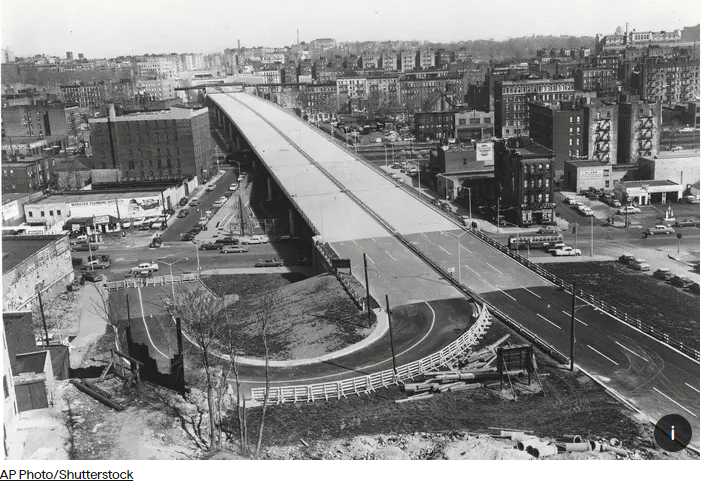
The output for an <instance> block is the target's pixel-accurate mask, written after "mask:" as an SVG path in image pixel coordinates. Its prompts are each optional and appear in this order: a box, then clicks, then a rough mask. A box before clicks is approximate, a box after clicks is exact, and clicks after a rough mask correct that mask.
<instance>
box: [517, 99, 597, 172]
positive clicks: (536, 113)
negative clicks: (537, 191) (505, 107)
mask: <svg viewBox="0 0 701 491" xmlns="http://www.w3.org/2000/svg"><path fill="white" fill-rule="evenodd" d="M528 114H529V117H530V125H529V134H530V137H531V139H532V140H533V141H534V142H536V143H538V144H540V145H543V146H544V147H546V148H549V149H551V150H552V151H553V152H554V153H555V160H554V162H555V176H557V177H561V176H562V175H563V173H564V170H565V161H566V160H570V159H572V158H574V157H582V156H584V155H585V154H586V139H585V136H584V131H583V130H584V128H585V126H586V125H585V121H584V111H583V109H582V108H580V107H575V106H574V105H573V104H572V102H571V101H561V102H559V103H555V104H546V103H542V102H529V103H528Z"/></svg>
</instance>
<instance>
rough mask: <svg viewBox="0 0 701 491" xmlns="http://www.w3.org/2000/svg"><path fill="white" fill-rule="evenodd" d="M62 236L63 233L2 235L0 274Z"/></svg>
mask: <svg viewBox="0 0 701 491" xmlns="http://www.w3.org/2000/svg"><path fill="white" fill-rule="evenodd" d="M64 237H65V235H29V236H26V235H20V236H17V235H12V236H7V235H3V237H2V274H5V273H7V272H8V271H11V270H12V269H14V268H15V267H16V266H17V265H18V264H19V263H21V262H22V261H24V260H25V259H27V258H29V257H32V256H33V255H34V254H36V253H37V252H39V251H40V250H41V249H43V248H44V247H46V246H47V245H49V244H51V243H53V242H56V241H57V240H59V239H62V238H64Z"/></svg>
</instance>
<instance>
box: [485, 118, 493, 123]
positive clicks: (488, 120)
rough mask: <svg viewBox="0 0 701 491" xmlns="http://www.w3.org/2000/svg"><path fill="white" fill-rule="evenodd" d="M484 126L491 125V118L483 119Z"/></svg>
mask: <svg viewBox="0 0 701 491" xmlns="http://www.w3.org/2000/svg"><path fill="white" fill-rule="evenodd" d="M484 124H492V118H484Z"/></svg>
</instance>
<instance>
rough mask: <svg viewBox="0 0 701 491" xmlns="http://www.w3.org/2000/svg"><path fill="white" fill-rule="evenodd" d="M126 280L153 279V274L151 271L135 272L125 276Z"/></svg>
mask: <svg viewBox="0 0 701 491" xmlns="http://www.w3.org/2000/svg"><path fill="white" fill-rule="evenodd" d="M124 278H153V273H152V272H151V271H134V272H133V273H132V272H130V273H127V274H125V275H124Z"/></svg>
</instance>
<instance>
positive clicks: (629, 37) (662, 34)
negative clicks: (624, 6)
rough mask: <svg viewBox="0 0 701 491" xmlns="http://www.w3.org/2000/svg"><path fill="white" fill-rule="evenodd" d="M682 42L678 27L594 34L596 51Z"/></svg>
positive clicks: (611, 50)
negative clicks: (665, 29)
mask: <svg viewBox="0 0 701 491" xmlns="http://www.w3.org/2000/svg"><path fill="white" fill-rule="evenodd" d="M679 44H683V41H682V33H681V31H680V30H679V29H675V30H674V31H641V32H637V31H635V29H633V30H632V31H630V32H629V31H628V27H627V26H626V32H625V33H621V34H609V35H606V36H601V35H600V34H597V35H596V52H597V53H604V52H620V51H623V50H625V49H626V48H630V47H634V48H636V47H638V48H639V47H647V46H652V45H679Z"/></svg>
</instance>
